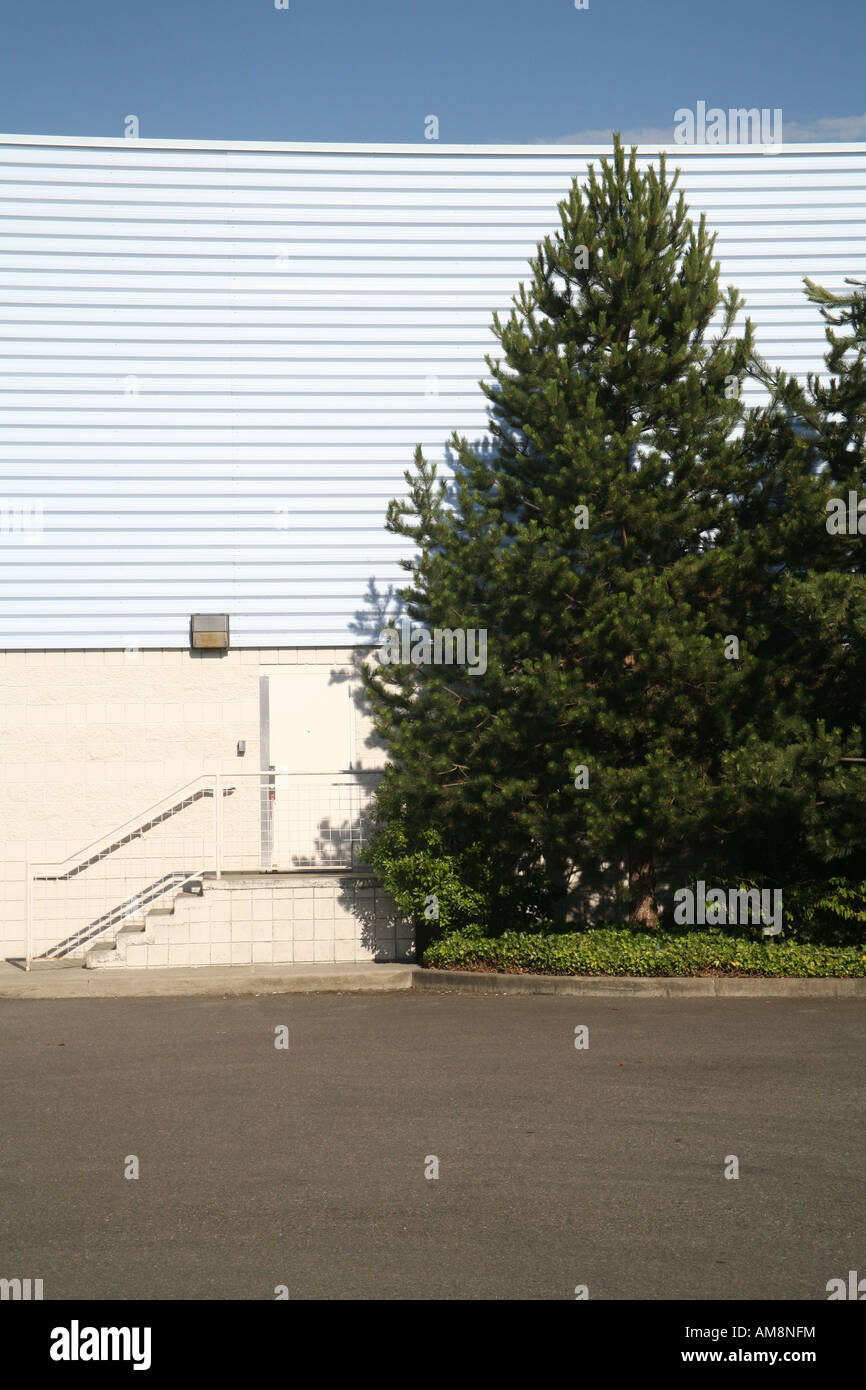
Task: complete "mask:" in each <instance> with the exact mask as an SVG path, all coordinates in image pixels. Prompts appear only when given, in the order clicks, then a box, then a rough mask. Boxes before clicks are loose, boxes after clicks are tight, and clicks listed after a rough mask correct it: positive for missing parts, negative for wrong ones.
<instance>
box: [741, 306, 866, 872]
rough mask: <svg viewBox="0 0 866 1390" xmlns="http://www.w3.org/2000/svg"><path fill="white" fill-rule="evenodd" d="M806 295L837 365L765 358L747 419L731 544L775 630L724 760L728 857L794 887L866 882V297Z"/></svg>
mask: <svg viewBox="0 0 866 1390" xmlns="http://www.w3.org/2000/svg"><path fill="white" fill-rule="evenodd" d="M848 283H849V284H854V285H855V286H856V282H853V281H849V282H848ZM806 289H807V294H808V297H809V299H810V301H811V302H812V303H814V304H817V305H818V306H819V307H820V310H821V313H822V315H823V317H824V319H825V332H826V337H827V341H828V350H827V353H826V355H825V372H824V373H823V374H822V375H821V376H818V375H816V374H809V375H808V377H807V379H806V382H805V384H800V383H799V382H798V381H797V380H796V378H794V377H792V376H790V375H789V374H787V373H785V372H782V371H772V370H771V369H770V368H769V367H767V366H766V364H763V363H760V362H759V361H758V360H757V359H756V361H755V364H754V367H755V372H756V375H757V376H758V377H759V379H760V380H762V381H763V383H764V385H765V386H766V387H767V388H768V390H769V391H770V401H769V403H768V404H767V405H766V406H765V407H764V408H763V409H761V410H760V411H758V412H755V413H754V415H753V416H752V417H751V418H750V420H749V421H748V423H747V430H746V437H745V441H744V451H743V455H744V459H748V466H747V468H746V470H745V473H744V480H743V481H742V482H741V485H740V491H739V496H738V501H737V507H736V508H735V511H736V522H735V526H734V529H733V531H732V532H731V534H730V535H729V536H727V537H725V538H723V542H722V548H723V549H724V550H726V552H727V553H728V555H729V556H730V560H731V574H730V575H729V577H728V581H727V585H728V589H729V591H731V590H733V589H734V587H736V588H737V590H738V593H739V599H738V601H739V602H740V603H741V604H742V605H743V606H744V607H746V608H748V610H749V613H750V619H751V622H752V625H753V628H754V629H755V630H760V632H761V634H762V636H761V640H760V641H759V643H758V646H757V648H756V653H755V654H756V661H755V663H754V664H753V667H752V676H753V681H752V687H751V690H750V695H749V701H748V705H749V709H750V715H749V719H748V720H747V721H746V722H745V723H744V724H743V725H742V726H741V727H740V729H739V733H738V736H737V739H736V740H735V743H734V745H732V748H731V750H730V753H729V754H728V757H727V759H726V763H727V773H728V775H727V780H726V785H727V787H728V788H729V790H731V792H732V799H731V802H730V804H729V805H728V807H727V811H726V814H725V816H724V817H723V819H724V820H725V822H726V825H727V830H726V831H725V832H724V833H723V834H722V835H720V841H719V852H720V854H721V857H723V858H727V860H728V862H733V863H737V864H738V865H739V866H740V868H741V870H742V871H743V872H744V873H745V874H748V875H750V876H755V877H761V876H763V877H766V876H771V877H774V878H775V879H776V880H780V879H781V878H782V877H783V876H784V878H785V879H786V881H787V882H788V883H789V884H790V883H791V882H792V881H794V882H796V880H797V879H798V878H800V879H806V880H808V879H810V878H815V877H816V876H821V875H824V876H826V872H827V866H830V865H832V866H833V868H834V872H836V873H838V872H840V871H842V870H844V871H846V872H849V873H850V874H852V875H855V876H857V877H859V878H863V877H864V876H866V852H864V847H863V838H862V834H861V830H860V827H861V826H862V824H863V820H864V814H866V767H864V766H863V764H862V763H861V762H859V761H857V760H858V759H860V758H861V757H862V754H863V747H862V733H863V730H864V728H866V708H864V690H866V574H864V568H866V546H864V539H863V536H862V534H860V533H859V531H856V532H855V534H853V535H850V534H848V531H847V513H848V507H849V493H854V494H856V495H857V496H860V497H864V496H866V476H864V466H866V460H864V440H866V294H864V288H863V287H862V286H856V287H855V289H854V292H853V293H851V294H847V295H834V294H831V293H830V292H828V291H826V290H824V289H821V288H820V287H819V286H817V285H815V284H814V283H813V282H812V281H811V280H807V281H806ZM840 327H842V328H843V329H844V331H843V333H841V334H839V333H837V332H836V331H835V330H836V329H838V328H840ZM840 509H841V510H842V511H843V512H844V514H845V525H844V527H843V529H842V530H840V531H838V532H837V531H835V530H834V528H833V526H832V524H831V523H832V518H833V516H834V514H835V513H836V512H837V511H838V510H840ZM864 531H866V520H864ZM737 796H738V797H739V804H734V802H735V800H736V797H737Z"/></svg>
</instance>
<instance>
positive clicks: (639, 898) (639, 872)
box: [628, 850, 659, 929]
mask: <svg viewBox="0 0 866 1390" xmlns="http://www.w3.org/2000/svg"><path fill="white" fill-rule="evenodd" d="M628 891H629V908H628V920H629V923H630V924H631V925H632V926H636V927H652V928H653V929H655V928H657V927H658V924H659V917H658V913H657V911H656V873H655V863H654V862H653V856H652V851H651V850H641V851H639V852H637V853H633V854H632V855H630V857H629V868H628Z"/></svg>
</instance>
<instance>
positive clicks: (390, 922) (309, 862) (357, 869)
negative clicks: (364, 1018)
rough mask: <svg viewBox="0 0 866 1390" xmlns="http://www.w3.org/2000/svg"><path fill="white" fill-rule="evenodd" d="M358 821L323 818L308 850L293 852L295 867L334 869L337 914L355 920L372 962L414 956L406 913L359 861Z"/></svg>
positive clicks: (412, 957)
mask: <svg viewBox="0 0 866 1390" xmlns="http://www.w3.org/2000/svg"><path fill="white" fill-rule="evenodd" d="M362 833H363V821H362V820H361V819H360V818H359V819H355V820H342V821H340V822H336V821H333V820H331V819H329V818H327V817H326V818H324V819H323V820H321V821H320V822H319V825H318V832H317V835H316V839H315V842H314V846H313V851H312V853H311V854H310V855H293V856H292V863H293V865H294V867H295V868H296V869H307V868H315V869H323V870H325V871H327V870H331V871H333V870H340V869H345V870H346V872H345V874H344V875H341V877H340V878H339V880H338V885H339V886H338V890H337V902H338V904H339V907H340V910H341V912H342V914H344V915H346V914H348V915H350V916H352V917H353V918H354V919H355V921H356V922H357V923H358V924H359V928H360V931H359V936H358V940H359V942H360V945H361V946H362V948H363V949H364V951H365V952H368V953H369V954H370V956H371V957H372V959H373V960H374V961H395V960H396V961H410V960H414V959H415V934H414V929H413V927H412V923H411V921H410V920H409V918H408V917H406V916H405V915H404V914H403V913H401V912H399V911H398V909H397V905H396V903H395V902H394V900H393V898H391V896H390V895H389V894H388V893H387V892H386V891H385V888H384V887H383V885H382V883H381V880H380V879H379V878H378V877H377V876H376V875H375V874H374V873H373V871H372V869H370V866H369V865H368V864H365V862H364V859H363V852H362V848H361V835H362Z"/></svg>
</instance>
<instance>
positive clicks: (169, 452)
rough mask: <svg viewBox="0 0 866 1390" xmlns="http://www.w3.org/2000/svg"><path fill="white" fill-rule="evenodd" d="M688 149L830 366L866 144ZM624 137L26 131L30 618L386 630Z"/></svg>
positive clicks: (163, 631) (107, 625)
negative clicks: (508, 324) (467, 138)
mask: <svg viewBox="0 0 866 1390" xmlns="http://www.w3.org/2000/svg"><path fill="white" fill-rule="evenodd" d="M667 149H668V157H669V167H670V168H673V167H676V166H680V167H681V168H682V174H681V179H680V186H681V187H682V189H683V191H684V192H685V195H686V199H687V202H688V204H689V206H690V209H691V212H692V214H693V215H694V217H695V219H697V216H698V214H699V213H700V212H701V211H705V212H706V213H707V217H708V221H709V223H710V225H711V227H712V228H714V229H716V230H717V231H718V233H719V238H718V242H717V252H718V255H719V258H720V260H721V263H722V272H723V283H724V284H727V283H734V284H736V285H737V286H738V288H739V289H740V290H741V292H742V293H743V294H744V296H745V298H746V302H747V309H748V312H749V313H750V314H751V316H752V318H753V320H754V321H755V323H756V326H757V330H758V346H759V348H760V350H761V351H762V352H763V354H764V355H765V356H766V357H767V358H769V359H770V360H771V361H773V362H775V363H777V364H779V365H780V366H784V367H786V368H788V369H789V370H793V371H797V372H799V373H804V372H805V371H807V370H819V369H820V367H821V363H822V353H823V347H824V338H823V324H822V320H821V318H820V316H819V314H818V313H817V312H816V311H815V310H814V309H812V308H811V307H810V306H809V305H808V304H807V301H806V300H805V298H804V296H803V293H802V279H803V276H805V275H809V276H811V277H812V278H814V279H817V280H818V281H819V282H821V283H822V284H825V285H827V286H829V287H830V288H841V287H842V286H843V282H844V278H845V276H846V275H857V276H860V277H863V276H866V145H863V144H860V145H833V146H820V147H819V146H811V145H806V146H803V145H800V146H787V147H782V148H781V149H779V150H776V151H774V152H772V153H770V154H766V153H764V152H763V150H762V148H761V147H755V148H749V147H748V146H739V147H734V146H727V147H716V148H713V147H707V146H683V147H667ZM608 152H609V151H607V150H605V149H602V148H600V147H591V148H590V147H581V148H575V147H566V146H555V147H550V146H526V147H518V148H515V147H511V146H487V147H481V146H473V147H454V146H437V145H429V146H418V147H416V146H382V147H377V146H340V147H337V146H327V145H320V146H309V145H250V144H242V143H237V144H228V145H224V144H217V143H212V142H209V143H202V144H187V143H185V142H181V141H167V142H158V141H146V140H141V141H132V140H123V139H120V140H72V139H47V138H45V139H44V138H41V137H40V138H36V137H21V136H6V137H0V164H2V169H0V193H2V199H0V277H2V304H3V308H2V327H0V410H2V419H0V508H2V509H3V510H2V514H0V522H2V523H3V524H2V527H0V647H2V648H21V647H31V648H32V647H36V648H60V647H67V648H69V647H72V648H91V647H128V646H135V647H145V648H146V647H184V646H186V644H187V634H188V619H189V615H190V613H191V612H194V611H219V612H224V611H228V612H229V613H230V614H231V616H232V641H233V645H240V646H248V647H254V646H306V645H319V646H332V645H342V644H346V643H352V642H357V641H360V640H363V633H362V632H359V630H358V627H357V624H358V622H359V621H360V622H362V623H363V621H364V619H363V615H364V613H365V611H367V610H366V609H365V593H366V591H367V589H368V586H369V584H370V581H371V580H373V581H374V583H375V585H376V587H377V588H378V590H379V591H380V592H381V591H384V590H387V587H388V585H389V584H393V585H398V584H400V583H401V582H402V580H403V572H402V571H401V570H400V569H399V567H398V565H397V559H398V556H399V555H400V554H401V553H402V547H401V544H400V542H399V541H397V540H396V539H395V538H393V537H391V536H389V535H388V534H387V533H386V532H385V530H384V528H383V517H384V511H385V506H386V503H387V501H388V498H389V497H391V496H393V495H395V494H397V493H401V492H402V491H403V485H402V474H403V470H404V469H405V468H406V467H408V466H409V465H410V464H411V459H412V452H413V449H414V446H415V444H416V442H420V443H421V444H422V445H423V446H424V449H425V452H426V453H427V455H428V457H430V458H433V459H438V460H440V461H442V460H444V446H445V443H446V441H447V439H448V437H449V435H450V433H451V431H452V430H453V429H457V430H459V431H461V432H464V433H466V434H467V435H468V436H469V437H470V438H471V439H479V440H480V439H481V438H482V437H483V435H484V433H485V426H486V410H485V406H486V402H485V400H484V397H483V396H482V394H481V392H480V391H478V389H477V385H476V383H477V381H478V378H479V377H480V376H482V375H483V374H484V372H485V366H484V361H483V358H484V354H485V352H489V351H492V350H493V349H494V348H495V346H496V345H495V341H494V339H493V338H492V335H491V334H490V320H491V315H492V312H493V310H494V309H499V310H507V309H508V307H509V304H510V300H511V296H512V294H513V293H514V291H515V289H516V287H517V284H518V282H519V280H520V279H521V278H525V277H526V273H527V264H526V263H527V258H528V257H529V256H530V255H531V254H532V253H533V251H534V250H535V246H536V243H537V241H538V239H539V238H540V237H541V236H543V235H544V234H545V233H546V232H548V231H550V230H552V229H553V228H554V227H555V226H556V225H557V223H558V217H557V212H556V205H557V202H558V200H559V199H560V198H561V197H562V196H563V195H564V194H565V192H566V191H567V189H568V186H569V183H570V180H571V178H572V176H573V175H575V174H577V175H583V174H584V173H585V171H586V168H587V165H588V163H589V162H590V160H591V159H593V158H594V159H595V160H598V158H599V157H600V155H602V154H604V153H608ZM656 156H657V150H655V149H650V148H647V149H645V150H644V151H643V152H642V161H641V162H642V163H644V162H649V161H650V160H652V159H653V158H655V157H656ZM375 629H376V625H374V629H373V631H372V632H371V633H370V636H371V637H372V636H374V635H375Z"/></svg>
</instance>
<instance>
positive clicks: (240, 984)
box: [0, 962, 866, 1000]
mask: <svg viewBox="0 0 866 1390" xmlns="http://www.w3.org/2000/svg"><path fill="white" fill-rule="evenodd" d="M394 990H418V991H419V992H421V993H428V994H435V993H440V994H441V993H448V994H500V995H502V994H516V995H537V994H560V995H580V996H583V997H584V998H587V997H595V998H607V999H624V998H625V999H628V998H631V999H866V978H860V977H858V978H853V979H824V978H821V979H800V978H789V979H777V978H773V979H768V978H764V977H763V976H755V975H752V976H743V977H742V978H741V979H732V978H730V977H729V976H724V977H723V976H698V977H685V978H683V977H665V976H636V975H594V976H593V975H585V976H575V975H498V974H494V973H490V972H484V971H471V970H426V969H424V968H423V967H422V966H419V965H402V964H394V963H390V962H389V963H382V964H380V965H294V966H293V965H285V966H282V967H280V966H277V965H253V966H250V965H235V966H221V965H213V966H196V967H194V968H183V967H175V968H173V969H169V968H166V969H160V970H84V969H82V968H80V967H78V968H71V967H70V966H69V965H59V966H58V967H54V968H51V967H49V968H47V969H36V970H32V971H29V972H25V971H23V970H19V969H17V968H16V967H15V966H14V965H10V964H9V963H8V962H0V1000H3V999H120V998H136V997H138V998H159V997H162V998H174V999H177V998H183V997H187V996H189V997H192V996H199V997H205V996H211V997H217V998H219V997H223V996H235V997H236V996H241V995H253V994H325V993H329V994H336V993H340V994H343V993H353V994H357V993H375V994H379V993H382V992H383V991H388V992H391V991H394Z"/></svg>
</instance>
